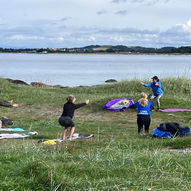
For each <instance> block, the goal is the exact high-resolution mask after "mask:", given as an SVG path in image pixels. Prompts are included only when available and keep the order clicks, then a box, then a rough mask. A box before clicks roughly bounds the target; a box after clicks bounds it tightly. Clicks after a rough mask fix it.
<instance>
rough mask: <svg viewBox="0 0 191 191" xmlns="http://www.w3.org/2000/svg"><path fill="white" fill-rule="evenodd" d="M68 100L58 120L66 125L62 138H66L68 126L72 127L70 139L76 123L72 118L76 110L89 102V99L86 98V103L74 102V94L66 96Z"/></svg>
mask: <svg viewBox="0 0 191 191" xmlns="http://www.w3.org/2000/svg"><path fill="white" fill-rule="evenodd" d="M66 100H67V102H66V103H65V104H64V107H63V112H62V115H61V117H60V118H59V120H58V121H59V124H60V125H61V126H63V127H64V130H63V134H62V140H66V133H67V131H68V127H71V130H70V136H69V140H72V135H73V133H74V131H75V124H74V122H73V121H72V118H73V116H74V111H75V110H76V109H78V108H80V107H83V106H85V105H87V104H89V100H86V101H85V103H81V104H74V102H75V101H76V98H75V97H74V96H73V95H69V96H68V97H67V98H66Z"/></svg>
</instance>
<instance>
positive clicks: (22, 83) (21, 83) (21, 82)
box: [6, 78, 29, 86]
mask: <svg viewBox="0 0 191 191" xmlns="http://www.w3.org/2000/svg"><path fill="white" fill-rule="evenodd" d="M6 80H8V81H9V82H11V83H13V84H16V85H18V86H29V84H27V83H26V82H24V81H22V80H12V79H10V78H7V79H6Z"/></svg>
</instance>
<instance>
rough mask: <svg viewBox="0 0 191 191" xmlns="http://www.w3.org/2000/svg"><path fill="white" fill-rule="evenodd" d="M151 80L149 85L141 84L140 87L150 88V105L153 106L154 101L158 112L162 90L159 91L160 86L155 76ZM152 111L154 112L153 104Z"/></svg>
mask: <svg viewBox="0 0 191 191" xmlns="http://www.w3.org/2000/svg"><path fill="white" fill-rule="evenodd" d="M152 80H153V82H151V83H150V84H145V83H144V82H141V85H143V86H145V87H151V88H152V96H151V103H152V104H153V101H154V99H156V100H157V111H160V98H161V97H162V95H163V90H162V89H161V87H162V84H161V82H160V80H159V78H158V77H157V76H154V77H153V78H152ZM153 110H154V104H153Z"/></svg>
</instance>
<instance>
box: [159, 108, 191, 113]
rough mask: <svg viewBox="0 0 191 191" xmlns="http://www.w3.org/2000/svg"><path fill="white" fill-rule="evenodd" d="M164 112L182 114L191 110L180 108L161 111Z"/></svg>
mask: <svg viewBox="0 0 191 191" xmlns="http://www.w3.org/2000/svg"><path fill="white" fill-rule="evenodd" d="M160 111H162V112H182V111H191V109H180V108H169V109H161V110H160Z"/></svg>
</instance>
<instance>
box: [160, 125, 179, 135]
mask: <svg viewBox="0 0 191 191" xmlns="http://www.w3.org/2000/svg"><path fill="white" fill-rule="evenodd" d="M179 127H180V125H179V124H178V123H161V124H160V126H159V127H157V129H159V130H160V131H165V132H170V133H172V135H177V134H178V132H179Z"/></svg>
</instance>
